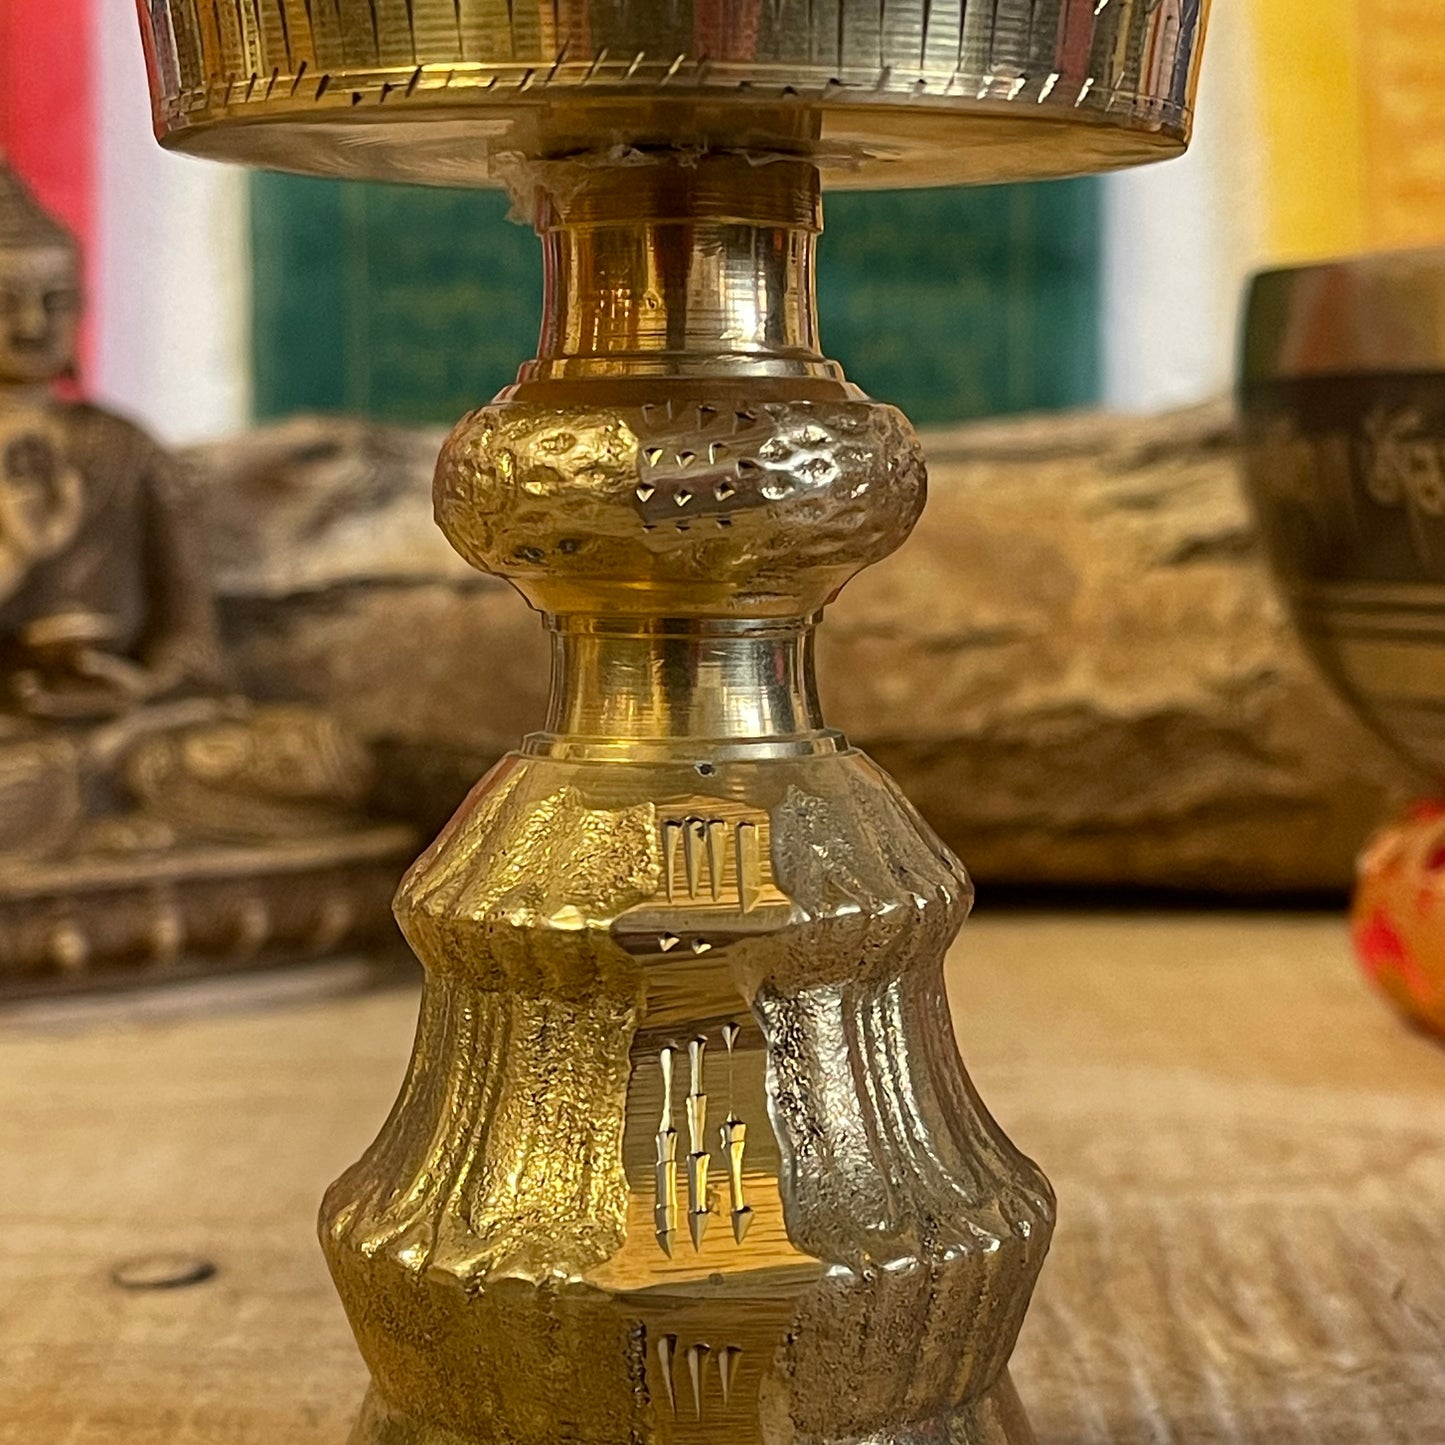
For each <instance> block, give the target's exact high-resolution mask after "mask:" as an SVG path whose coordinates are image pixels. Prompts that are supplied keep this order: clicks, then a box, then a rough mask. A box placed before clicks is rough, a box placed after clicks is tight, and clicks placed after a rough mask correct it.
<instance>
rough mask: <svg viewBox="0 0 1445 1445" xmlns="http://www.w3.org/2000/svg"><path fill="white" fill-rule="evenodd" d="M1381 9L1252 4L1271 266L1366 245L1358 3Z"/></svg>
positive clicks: (1318, 2)
mask: <svg viewBox="0 0 1445 1445" xmlns="http://www.w3.org/2000/svg"><path fill="white" fill-rule="evenodd" d="M1380 3H1381V0H1250V13H1251V20H1252V23H1253V31H1254V71H1255V73H1254V76H1253V90H1254V93H1255V95H1256V96H1257V101H1256V104H1257V105H1258V107H1259V109H1260V112H1261V116H1260V119H1261V122H1262V131H1263V142H1264V146H1263V149H1264V157H1265V196H1264V197H1263V209H1264V214H1265V217H1266V244H1267V248H1268V251H1269V260H1270V261H1271V262H1275V263H1283V262H1292V261H1304V260H1310V259H1315V258H1318V257H1322V256H1334V255H1339V254H1341V253H1345V252H1350V251H1358V250H1361V249H1362V248H1364V247H1365V246H1366V245H1368V244H1369V240H1368V228H1367V226H1366V221H1365V191H1366V188H1365V161H1364V133H1365V127H1364V119H1363V104H1362V83H1361V82H1362V75H1361V54H1360V29H1361V27H1360V18H1359V11H1358V6H1359V4H1364V5H1368V6H1370V7H1371V8H1372V9H1373V8H1374V7H1375V6H1376V5H1379V4H1380ZM1426 3H1427V4H1428V3H1429V0H1426ZM1243 89H1244V87H1241V91H1243Z"/></svg>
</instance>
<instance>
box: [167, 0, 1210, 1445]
mask: <svg viewBox="0 0 1445 1445" xmlns="http://www.w3.org/2000/svg"><path fill="white" fill-rule="evenodd" d="M141 11H142V19H143V25H144V28H145V33H146V42H147V47H148V51H149V59H150V67H151V76H152V79H153V84H154V90H155V102H156V116H157V123H158V129H159V131H160V134H161V136H162V138H163V139H164V140H165V141H166V142H167V143H168V144H171V145H174V146H177V147H179V148H181V149H185V150H190V151H193V152H196V153H199V154H206V155H213V156H218V157H228V158H234V159H243V160H249V161H253V162H257V163H261V164H266V165H276V166H283V167H287V168H290V169H295V170H305V171H317V172H326V173H333V174H349V175H370V176H381V177H387V178H391V179H412V180H422V181H435V182H451V183H458V184H469V183H488V182H490V183H503V184H506V185H508V186H509V187H510V189H511V191H512V194H513V196H514V199H515V200H516V202H517V205H518V208H519V209H520V210H522V211H524V212H525V213H526V214H527V215H528V216H529V217H530V218H531V219H532V221H533V222H534V224H535V226H536V228H537V230H538V232H539V233H540V235H541V238H542V243H543V246H544V249H545V253H546V295H545V315H544V320H543V324H542V335H541V343H540V347H539V353H538V356H537V359H536V360H534V361H532V362H529V363H528V364H527V365H525V366H524V367H523V368H522V370H521V372H520V374H519V376H518V380H517V382H516V384H515V385H514V386H512V387H510V388H509V389H508V390H507V391H505V392H504V393H503V394H502V395H501V396H499V397H498V398H497V399H496V400H495V401H493V402H492V403H490V404H488V405H486V406H484V407H482V408H481V409H480V410H478V411H476V412H474V413H473V414H472V415H471V416H469V417H468V418H466V419H465V420H464V421H463V422H462V423H461V424H460V426H459V427H458V428H457V430H456V431H455V432H454V433H453V435H452V437H451V439H450V440H449V441H448V443H447V445H446V447H445V449H444V451H443V454H442V457H441V460H440V462H439V465H438V468H437V475H436V509H437V516H438V519H439V521H440V523H441V525H442V527H443V528H444V530H445V531H446V533H447V536H448V537H449V538H450V539H451V540H452V542H453V543H454V544H455V546H456V547H457V548H458V549H459V550H460V551H461V552H462V554H463V555H464V556H466V557H467V558H468V559H469V560H470V561H472V562H473V563H475V564H476V565H477V566H478V567H481V568H484V569H485V570H487V571H489V572H492V573H495V574H497V575H500V576H503V577H506V578H508V579H509V580H511V581H512V582H513V583H514V584H515V585H516V586H517V588H518V589H519V590H520V591H521V592H522V593H523V594H524V595H525V596H526V598H527V600H528V601H529V602H530V603H531V604H532V605H533V606H534V607H535V608H536V609H537V610H538V611H539V612H540V613H542V614H543V616H544V618H545V620H546V625H547V626H548V627H549V628H550V629H551V632H552V636H553V647H554V659H555V662H554V677H553V690H552V700H551V708H550V714H549V716H548V718H547V721H546V725H545V729H544V731H542V732H540V733H538V734H535V735H534V736H532V737H531V738H529V739H528V740H527V741H526V743H525V744H524V745H523V747H522V749H521V751H519V752H517V753H515V754H513V755H512V756H510V757H508V758H507V759H506V760H505V761H504V762H503V763H502V764H501V765H500V766H499V767H498V768H497V769H496V770H495V771H494V772H493V773H492V774H491V775H490V776H489V777H487V778H486V779H484V780H483V781H482V782H481V783H480V784H479V785H478V787H477V788H476V790H475V791H474V792H473V794H472V795H471V797H470V798H469V799H468V800H467V801H466V803H465V804H464V805H463V806H462V808H461V810H460V812H459V813H458V814H457V816H456V818H455V819H454V820H453V821H452V822H451V824H450V825H449V826H448V827H447V828H446V830H445V831H444V832H443V834H442V835H441V837H440V838H439V839H438V840H437V841H436V842H435V843H434V844H433V845H432V847H431V848H430V849H428V851H427V852H426V853H425V854H424V855H423V856H422V858H421V859H420V860H419V861H418V862H417V863H416V865H415V866H414V867H413V868H412V870H411V872H410V873H409V874H408V875H407V877H406V879H405V881H404V882H403V883H402V885H401V890H400V892H399V894H398V896H397V903H396V910H397V916H398V918H399V919H400V921H401V925H402V928H403V930H404V931H405V933H406V935H407V937H408V938H409V940H410V941H411V943H412V945H413V947H414V948H415V950H416V952H417V954H418V955H419V956H420V958H421V959H422V961H423V963H424V964H425V965H426V968H427V982H426V987H425V992H424V995H423V999H422V1005H421V1018H420V1023H419V1026H418V1034H417V1043H416V1049H415V1053H414V1055H413V1059H412V1063H411V1067H410V1070H409V1073H408V1076H407V1079H406V1082H405V1084H404V1085H403V1088H402V1094H401V1098H400V1100H399V1101H398V1103H397V1106H396V1108H395V1109H394V1111H393V1112H392V1115H391V1118H390V1119H389V1120H388V1121H387V1123H386V1124H385V1125H384V1126H383V1128H382V1132H381V1134H380V1136H379V1137H378V1139H377V1140H376V1143H375V1144H374V1145H373V1146H372V1147H371V1149H370V1150H369V1151H368V1152H367V1154H366V1155H365V1157H364V1158H363V1159H362V1160H361V1162H360V1163H359V1164H357V1165H356V1166H355V1167H354V1168H353V1169H351V1170H350V1171H349V1172H348V1173H347V1174H345V1175H344V1176H343V1177H342V1178H341V1179H340V1180H339V1181H338V1182H337V1183H336V1184H335V1185H334V1186H333V1188H332V1189H331V1191H330V1192H329V1194H328V1195H327V1198H326V1201H325V1204H324V1206H323V1210H322V1220H321V1233H322V1240H323V1244H324V1247H325V1251H326V1255H327V1258H328V1260H329V1262H330V1265H331V1269H332V1273H333V1275H334V1277H335V1280H336V1283H337V1286H338V1288H339V1290H340V1293H341V1296H342V1299H343V1301H344V1303H345V1306H346V1309H347V1312H348V1314H349V1316H350V1319H351V1322H352V1326H353V1328H354V1330H355V1333H356V1337H357V1340H358V1342H359V1344H360V1346H361V1349H362V1352H363V1354H364V1355H365V1357H366V1361H367V1363H368V1365H369V1366H370V1369H371V1373H372V1377H373V1387H372V1390H371V1393H370V1395H369V1397H368V1399H367V1402H366V1404H365V1406H364V1407H363V1410H362V1415H361V1419H360V1422H359V1423H358V1425H357V1428H356V1433H355V1437H354V1438H355V1440H356V1441H357V1442H366V1445H383V1442H385V1445H481V1442H488V1445H491V1442H508V1445H555V1442H557V1441H561V1440H569V1441H578V1442H583V1441H585V1442H596V1445H626V1442H630V1441H636V1440H662V1441H666V1440H677V1441H682V1440H701V1439H703V1438H705V1437H706V1438H721V1437H727V1438H729V1439H731V1440H733V1441H736V1442H757V1445H762V1442H769V1445H771V1442H778V1445H782V1442H786V1441H790V1440H799V1441H803V1440H807V1441H818V1442H822V1441H844V1440H849V1441H854V1440H862V1439H871V1440H875V1441H898V1442H902V1441H912V1440H918V1441H923V1440H938V1441H953V1442H957V1445H983V1442H1013V1445H1018V1442H1023V1441H1027V1440H1028V1439H1030V1433H1029V1429H1028V1425H1027V1422H1026V1420H1025V1417H1024V1414H1023V1412H1022V1409H1021V1407H1020V1405H1019V1402H1018V1399H1017V1397H1016V1395H1015V1393H1014V1390H1013V1386H1012V1384H1011V1383H1010V1381H1009V1376H1008V1372H1007V1362H1008V1358H1009V1354H1010V1352H1011V1350H1012V1347H1013V1344H1014V1340H1015V1337H1016V1335H1017V1333H1018V1330H1019V1327H1020V1325H1021V1323H1022V1321H1023V1317H1024V1312H1025V1309H1026V1307H1027V1303H1028V1299H1029V1295H1030V1292H1031V1290H1032V1287H1033V1284H1034V1280H1035V1277H1036V1276H1037V1274H1038V1271H1039V1268H1040V1266H1041V1264H1042V1262H1043V1257H1044V1253H1045V1250H1046V1248H1047V1245H1048V1240H1049V1234H1050V1228H1051V1224H1052V1217H1053V1202H1052V1196H1051V1194H1050V1191H1049V1187H1048V1185H1047V1183H1046V1181H1045V1180H1044V1178H1043V1176H1042V1175H1041V1174H1040V1172H1039V1171H1038V1169H1036V1168H1035V1166H1034V1165H1033V1164H1031V1163H1030V1162H1029V1161H1028V1160H1027V1159H1025V1158H1023V1157H1022V1156H1021V1155H1020V1154H1019V1153H1018V1151H1017V1150H1015V1149H1014V1148H1013V1147H1012V1145H1011V1144H1010V1143H1009V1142H1008V1140H1007V1139H1006V1138H1005V1137H1004V1135H1003V1134H1002V1132H1001V1131H1000V1130H999V1128H998V1126H997V1125H996V1124H995V1123H994V1122H993V1120H992V1119H991V1118H990V1117H989V1116H988V1114H987V1113H986V1112H985V1110H984V1108H983V1106H982V1105H981V1103H980V1102H979V1100H978V1098H977V1097H976V1095H975V1094H974V1092H973V1090H972V1088H971V1086H970V1084H969V1082H968V1079H967V1077H966V1076H965V1074H964V1072H963V1068H962V1066H961V1064H960V1062H959V1059H958V1055H957V1052H956V1049H955V1046H954V1041H953V1031H952V1027H951V1024H950V1020H949V1012H948V1005H947V1002H946V1000H945V997H944V990H943V982H942V974H941V962H942V958H943V954H944V951H945V949H946V948H947V947H948V945H949V943H950V941H951V940H952V938H953V936H954V934H955V932H956V930H957V929H958V927H959V925H960V923H961V922H962V920H963V918H964V915H965V913H966V912H967V909H968V905H969V901H970V896H971V890H970V887H969V884H968V882H967V880H966V879H965V877H964V875H963V872H962V870H961V868H960V867H959V865H958V863H957V862H956V861H955V860H954V859H953V858H952V857H951V856H950V855H949V854H948V853H947V851H946V850H945V849H944V848H943V847H942V846H941V845H940V844H939V843H938V841H937V840H936V839H935V838H933V837H932V835H931V834H930V833H929V831H928V829H927V828H926V827H925V826H924V825H923V824H922V822H921V821H920V820H919V818H918V817H917V815H916V814H915V813H914V812H913V810H912V808H911V807H910V806H909V805H908V803H907V802H906V801H905V800H904V799H903V797H902V796H901V795H900V794H899V793H898V791H897V789H896V788H895V787H894V786H893V785H892V784H891V783H890V782H889V781H888V779H887V778H885V777H884V776H883V775H882V774H881V773H880V772H879V771H878V770H877V769H876V768H875V767H874V766H873V765H872V764H871V763H870V762H869V761H868V760H867V758H865V757H863V756H862V755H860V754H859V753H857V752H856V751H854V750H853V749H851V748H850V747H849V746H848V744H847V742H846V740H845V739H844V738H843V737H841V736H840V735H839V734H838V733H837V732H835V731H832V730H830V729H829V728H828V727H827V726H826V725H825V723H824V721H823V719H822V717H821V716H820V714H819V709H818V703H817V699H816V695H815V690H814V685H813V675H812V637H813V629H814V627H815V625H816V623H817V621H818V617H819V613H820V611H821V610H822V608H823V607H824V606H825V605H826V604H827V602H828V601H829V600H830V599H831V598H832V597H834V596H835V595H836V594H837V592H838V591H839V589H840V588H841V587H842V586H843V585H844V583H846V582H847V581H848V579H849V578H850V577H851V576H853V575H854V574H855V573H856V572H857V571H859V570H860V569H861V568H863V567H866V566H868V565H869V564H870V563H873V562H877V561H880V560H882V559H883V558H884V557H886V556H887V555H888V554H889V553H890V552H892V551H893V550H894V549H895V548H896V547H898V546H899V544H900V543H902V542H903V540H904V539H905V538H906V537H907V535H908V533H909V530H910V528H911V527H912V526H913V524H914V522H915V521H916V520H917V518H918V515H919V511H920V509H921V507H922V505H923V500H924V485H925V483H924V467H923V458H922V455H921V453H920V450H919V447H918V443H917V441H916V439H915V438H914V436H913V433H912V431H911V430H910V428H909V426H908V423H907V422H906V421H905V419H904V418H903V417H902V416H901V415H900V414H899V413H898V412H897V411H895V410H894V409H893V408H891V407H888V406H885V405H882V404H880V403H877V402H873V401H870V400H869V399H868V398H867V397H865V396H864V395H863V394H862V393H861V392H859V391H858V389H857V388H856V387H854V386H851V385H850V384H849V383H848V382H847V381H846V380H845V379H844V378H843V376H842V374H841V372H840V370H839V368H838V367H837V366H836V365H834V364H833V363H832V362H830V361H828V360H827V359H826V358H825V356H824V354H823V352H822V351H821V350H820V347H819V340H818V334H817V327H816V320H815V315H814V299H813V257H814V246H815V241H816V238H817V235H818V233H819V231H820V229H821V215H820V191H821V186H822V184H823V182H824V181H834V182H838V183H840V184H845V185H883V186H887V185H891V184H898V185H912V184H923V183H929V184H937V183H942V182H945V181H974V180H984V179H988V180H995V179H1001V178H1005V177H1016V176H1017V177H1022V176H1037V175H1051V174H1063V173H1068V172H1075V171H1079V170H1087V169H1092V168H1100V167H1105V166H1112V165H1122V164H1126V163H1129V162H1133V161H1138V160H1144V159H1148V158H1150V157H1158V156H1165V155H1168V154H1171V153H1174V152H1177V151H1179V150H1180V149H1182V147H1183V145H1184V143H1185V139H1186V133H1187V128H1188V123H1189V104H1190V97H1191V94H1192V88H1193V81H1194V76H1195V71H1196V63H1197V55H1198V42H1199V39H1200V36H1199V33H1198V32H1199V25H1200V16H1199V13H1198V12H1199V6H1198V5H1197V4H1191V3H1187V0H1186V3H1164V4H1160V3H1158V0H1114V3H1112V4H1110V5H1107V6H1098V7H1096V6H1095V4H1094V0H1087V3H1084V4H1073V3H1058V0H1055V3H1049V4H1043V5H1040V4H1037V3H1029V0H997V3H993V4H990V5H988V6H981V5H973V4H967V5H963V4H961V3H960V0H952V3H951V4H946V5H941V6H940V5H935V6H932V7H924V8H922V9H918V8H916V7H914V8H910V7H906V6H905V7H899V8H897V9H896V10H895V9H894V8H892V6H891V0H889V3H885V4H883V5H878V4H874V3H871V0H870V3H869V4H868V5H866V6H864V5H861V4H856V5H855V4H854V3H852V0H841V3H835V4H832V5H829V6H821V7H820V6H817V5H814V4H813V3H811V0H809V3H806V4H805V3H802V0H777V3H773V0H770V3H768V4H766V5H761V4H754V3H746V0H740V3H729V0H634V3H621V0H618V3H612V4H595V3H594V4H586V3H578V0H559V3H556V4H549V5H547V6H545V7H542V8H540V9H538V8H535V7H534V8H533V9H530V10H526V9H520V8H516V9H513V8H508V9H503V8H501V7H497V6H488V5H481V4H476V5H473V4H471V3H466V0H458V3H456V4H453V0H411V3H408V4H406V5H402V4H400V3H389V0H375V3H372V4H370V5H360V4H357V5H351V4H347V3H344V0H343V3H340V4H331V3H329V0H328V3H326V4H306V3H303V0H264V3H258V4H256V5H252V6H239V7H234V8H232V7H229V6H222V7H220V8H219V9H217V8H215V7H212V6H211V5H209V4H200V3H197V0H169V3H166V0H150V3H148V4H143V5H142V7H141Z"/></svg>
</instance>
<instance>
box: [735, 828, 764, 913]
mask: <svg viewBox="0 0 1445 1445" xmlns="http://www.w3.org/2000/svg"><path fill="white" fill-rule="evenodd" d="M736 845H737V855H738V902H739V903H740V904H741V905H742V910H743V912H744V913H751V912H752V911H753V909H754V908H756V907H757V906H758V898H759V897H760V895H761V894H762V884H761V880H760V872H761V870H760V868H759V858H758V825H757V824H756V823H739V824H738V830H737V835H736Z"/></svg>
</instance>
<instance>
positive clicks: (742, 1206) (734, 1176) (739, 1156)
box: [718, 1024, 753, 1368]
mask: <svg viewBox="0 0 1445 1445" xmlns="http://www.w3.org/2000/svg"><path fill="white" fill-rule="evenodd" d="M738 1032H739V1030H738V1026H737V1025H736V1024H728V1025H727V1026H726V1027H725V1028H724V1029H723V1042H724V1043H725V1044H726V1045H727V1051H728V1116H727V1118H726V1119H725V1120H724V1121H723V1126H722V1129H721V1131H720V1132H721V1134H722V1150H723V1159H724V1160H725V1161H726V1163H727V1171H728V1208H729V1212H730V1215H731V1219H732V1226H733V1240H734V1241H735V1242H736V1243H738V1244H741V1243H742V1242H743V1240H744V1239H745V1238H746V1237H747V1233H748V1229H749V1227H750V1226H751V1225H752V1222H753V1211H752V1209H751V1207H750V1206H749V1205H748V1202H747V1200H746V1199H745V1198H744V1197H743V1150H744V1149H745V1148H746V1145H747V1137H748V1126H747V1125H746V1124H744V1123H743V1121H742V1120H741V1119H739V1118H738V1116H737V1109H736V1105H735V1104H734V1094H733V1045H734V1044H736V1043H737V1039H738ZM718 1367H719V1368H721V1367H722V1360H721V1358H719V1360H718Z"/></svg>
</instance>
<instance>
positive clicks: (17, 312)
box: [0, 156, 81, 388]
mask: <svg viewBox="0 0 1445 1445" xmlns="http://www.w3.org/2000/svg"><path fill="white" fill-rule="evenodd" d="M80 312H81V295H80V252H79V248H78V246H77V245H76V242H75V237H74V236H72V235H71V234H70V232H69V231H67V230H66V229H65V227H64V226H62V225H61V224H60V223H59V222H58V221H57V220H55V218H54V217H53V216H50V215H49V214H47V213H46V212H45V211H44V210H42V209H41V208H40V206H39V205H38V204H37V202H36V200H35V198H34V197H33V196H32V195H31V194H30V192H29V190H27V189H26V187H25V185H24V183H23V182H22V181H21V180H20V179H19V177H18V176H16V174H15V173H14V171H12V170H11V169H10V168H9V166H8V165H6V163H5V161H4V158H3V156H0V388H3V387H9V386H35V385H38V384H42V383H44V382H48V381H53V380H55V379H56V378H58V377H61V376H65V375H66V374H67V373H68V372H69V371H70V370H71V368H72V366H73V365H74V362H75V349H76V337H77V333H78V330H79V325H80Z"/></svg>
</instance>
